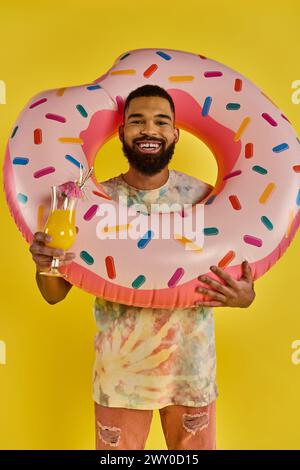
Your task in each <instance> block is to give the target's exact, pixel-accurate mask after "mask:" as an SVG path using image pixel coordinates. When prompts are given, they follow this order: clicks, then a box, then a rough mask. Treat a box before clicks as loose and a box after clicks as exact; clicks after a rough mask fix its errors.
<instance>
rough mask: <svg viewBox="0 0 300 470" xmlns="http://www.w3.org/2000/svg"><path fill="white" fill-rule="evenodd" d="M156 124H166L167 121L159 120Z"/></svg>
mask: <svg viewBox="0 0 300 470" xmlns="http://www.w3.org/2000/svg"><path fill="white" fill-rule="evenodd" d="M158 124H168V123H167V122H164V121H159V122H158Z"/></svg>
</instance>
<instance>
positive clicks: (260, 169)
mask: <svg viewBox="0 0 300 470" xmlns="http://www.w3.org/2000/svg"><path fill="white" fill-rule="evenodd" d="M252 170H253V171H256V173H259V174H261V175H266V174H267V173H268V170H267V169H266V168H263V167H262V166H259V165H254V166H253V167H252Z"/></svg>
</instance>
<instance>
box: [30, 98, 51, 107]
mask: <svg viewBox="0 0 300 470" xmlns="http://www.w3.org/2000/svg"><path fill="white" fill-rule="evenodd" d="M46 101H48V100H47V98H42V99H41V100H38V101H35V102H34V103H32V104H31V105H30V106H29V109H32V108H35V107H36V106H39V105H40V104H42V103H45V102H46Z"/></svg>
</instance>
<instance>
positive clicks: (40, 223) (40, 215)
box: [37, 204, 45, 232]
mask: <svg viewBox="0 0 300 470" xmlns="http://www.w3.org/2000/svg"><path fill="white" fill-rule="evenodd" d="M44 217H45V206H43V204H40V205H39V207H38V211H37V231H38V232H41V231H42V230H44V225H45V219H44Z"/></svg>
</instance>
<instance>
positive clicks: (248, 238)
mask: <svg viewBox="0 0 300 470" xmlns="http://www.w3.org/2000/svg"><path fill="white" fill-rule="evenodd" d="M243 240H244V242H245V243H248V245H253V246H262V244H263V242H262V240H261V239H260V238H256V237H253V236H252V235H244V237H243Z"/></svg>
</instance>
